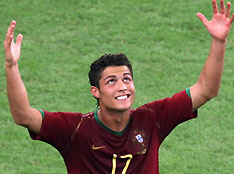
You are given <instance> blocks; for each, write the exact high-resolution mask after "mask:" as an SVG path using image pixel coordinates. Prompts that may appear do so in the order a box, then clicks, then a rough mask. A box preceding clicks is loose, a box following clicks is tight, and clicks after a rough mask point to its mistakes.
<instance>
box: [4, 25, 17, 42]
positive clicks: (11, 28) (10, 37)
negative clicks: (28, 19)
mask: <svg viewBox="0 0 234 174" xmlns="http://www.w3.org/2000/svg"><path fill="white" fill-rule="evenodd" d="M15 25H16V22H15V21H12V22H11V24H10V26H9V27H8V30H7V34H6V38H5V41H4V43H5V44H6V46H10V45H11V42H12V40H13V36H14V29H15Z"/></svg>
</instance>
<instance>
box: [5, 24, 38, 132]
mask: <svg viewBox="0 0 234 174" xmlns="http://www.w3.org/2000/svg"><path fill="white" fill-rule="evenodd" d="M15 25H16V22H15V21H12V22H11V24H10V26H9V28H8V30H7V34H6V38H5V40H4V48H5V71H6V80H7V96H8V100H9V105H10V110H11V114H12V116H13V118H14V121H15V123H16V124H18V125H21V126H24V127H26V128H28V129H29V130H30V131H32V132H34V133H39V132H40V129H41V124H42V116H41V113H40V111H38V110H36V109H34V108H32V107H31V106H30V104H29V100H28V95H27V91H26V88H25V86H24V84H23V82H22V80H21V77H20V73H19V69H18V60H19V57H20V47H21V42H22V39H23V35H21V34H19V35H18V36H17V38H16V43H14V29H15Z"/></svg>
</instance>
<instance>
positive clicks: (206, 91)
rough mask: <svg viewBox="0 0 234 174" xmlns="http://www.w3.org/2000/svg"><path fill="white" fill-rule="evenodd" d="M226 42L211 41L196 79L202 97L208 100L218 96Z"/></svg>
mask: <svg viewBox="0 0 234 174" xmlns="http://www.w3.org/2000/svg"><path fill="white" fill-rule="evenodd" d="M225 49H226V41H219V40H216V39H212V43H211V48H210V52H209V55H208V58H207V60H206V63H205V65H204V67H203V69H202V72H201V74H200V77H199V79H198V82H197V83H198V85H201V87H202V90H203V95H204V96H206V97H207V98H208V99H211V98H213V97H214V96H216V95H217V94H218V91H219V88H220V84H221V78H222V73H223V66H224V55H225Z"/></svg>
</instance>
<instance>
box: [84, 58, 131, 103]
mask: <svg viewBox="0 0 234 174" xmlns="http://www.w3.org/2000/svg"><path fill="white" fill-rule="evenodd" d="M108 66H127V67H128V69H129V71H130V72H131V75H132V77H133V72H132V65H131V63H130V61H129V60H128V58H127V57H126V55H124V54H104V55H103V56H101V57H100V58H99V59H97V60H95V61H94V62H93V63H92V64H91V65H90V71H89V83H90V85H91V86H95V87H97V88H98V89H100V85H99V80H100V78H101V74H102V72H103V71H104V70H105V68H106V67H108ZM97 100H98V99H97ZM97 104H98V105H99V101H98V103H97Z"/></svg>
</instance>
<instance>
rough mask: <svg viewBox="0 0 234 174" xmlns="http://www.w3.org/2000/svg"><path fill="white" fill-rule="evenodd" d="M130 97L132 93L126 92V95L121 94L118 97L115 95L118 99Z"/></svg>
mask: <svg viewBox="0 0 234 174" xmlns="http://www.w3.org/2000/svg"><path fill="white" fill-rule="evenodd" d="M129 97H130V94H126V95H120V96H118V97H115V99H116V100H125V99H127V98H129Z"/></svg>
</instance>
